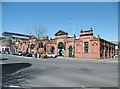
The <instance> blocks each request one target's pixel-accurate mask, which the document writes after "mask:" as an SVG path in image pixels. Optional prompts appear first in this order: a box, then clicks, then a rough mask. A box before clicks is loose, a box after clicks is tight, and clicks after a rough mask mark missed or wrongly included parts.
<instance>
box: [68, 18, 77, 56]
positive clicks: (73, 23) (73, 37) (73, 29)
mask: <svg viewBox="0 0 120 89" xmlns="http://www.w3.org/2000/svg"><path fill="white" fill-rule="evenodd" d="M68 19H71V20H72V30H73V45H72V46H73V57H74V37H75V34H74V19H73V18H68Z"/></svg>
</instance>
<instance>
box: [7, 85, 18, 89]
mask: <svg viewBox="0 0 120 89" xmlns="http://www.w3.org/2000/svg"><path fill="white" fill-rule="evenodd" d="M9 87H15V88H18V87H20V86H14V85H11V86H9Z"/></svg>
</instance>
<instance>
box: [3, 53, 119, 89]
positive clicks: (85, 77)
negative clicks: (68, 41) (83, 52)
mask: <svg viewBox="0 0 120 89" xmlns="http://www.w3.org/2000/svg"><path fill="white" fill-rule="evenodd" d="M3 57H4V58H7V59H3V60H2V74H3V75H2V82H3V83H2V84H3V86H5V87H6V86H21V87H81V86H86V87H117V86H118V63H117V62H111V63H103V62H100V61H88V60H74V59H69V58H68V59H67V58H66V59H64V58H53V59H52V58H51V59H34V58H27V57H19V56H13V55H12V56H11V55H3Z"/></svg>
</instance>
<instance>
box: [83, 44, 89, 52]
mask: <svg viewBox="0 0 120 89" xmlns="http://www.w3.org/2000/svg"><path fill="white" fill-rule="evenodd" d="M84 52H85V53H88V42H84Z"/></svg>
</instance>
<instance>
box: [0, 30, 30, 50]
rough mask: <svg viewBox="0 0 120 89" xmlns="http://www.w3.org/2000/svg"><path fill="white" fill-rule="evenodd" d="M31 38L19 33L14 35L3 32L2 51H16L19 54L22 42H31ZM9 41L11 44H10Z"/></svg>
mask: <svg viewBox="0 0 120 89" xmlns="http://www.w3.org/2000/svg"><path fill="white" fill-rule="evenodd" d="M30 37H31V36H29V35H24V34H19V33H12V32H3V33H2V37H1V42H2V47H0V49H2V51H3V50H4V51H6V49H7V50H8V49H9V50H8V51H15V52H18V51H19V50H18V44H19V43H22V42H29V38H30ZM8 41H9V42H8Z"/></svg>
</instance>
